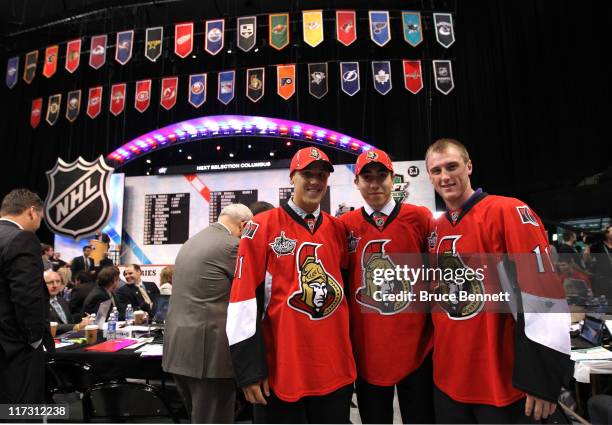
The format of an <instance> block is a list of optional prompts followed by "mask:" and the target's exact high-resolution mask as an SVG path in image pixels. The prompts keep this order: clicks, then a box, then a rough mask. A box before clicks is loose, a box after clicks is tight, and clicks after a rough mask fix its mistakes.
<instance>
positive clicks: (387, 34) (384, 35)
mask: <svg viewBox="0 0 612 425" xmlns="http://www.w3.org/2000/svg"><path fill="white" fill-rule="evenodd" d="M368 15H369V17H370V38H371V39H372V41H373V42H374V43H376V44H377V45H379V46H380V47H383V46H384V45H385V44H387V43H388V42H389V40H391V30H390V29H389V11H387V10H378V11H374V10H370V11H369V12H368Z"/></svg>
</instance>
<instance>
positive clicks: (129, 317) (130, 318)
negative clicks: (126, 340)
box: [125, 304, 134, 325]
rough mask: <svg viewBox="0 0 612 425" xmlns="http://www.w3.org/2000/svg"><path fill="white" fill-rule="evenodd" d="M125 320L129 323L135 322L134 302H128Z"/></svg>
mask: <svg viewBox="0 0 612 425" xmlns="http://www.w3.org/2000/svg"><path fill="white" fill-rule="evenodd" d="M125 321H126V322H127V324H128V325H131V324H132V323H134V309H133V308H132V304H128V305H127V307H126V309H125Z"/></svg>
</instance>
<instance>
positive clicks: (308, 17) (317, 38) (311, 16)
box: [302, 10, 323, 47]
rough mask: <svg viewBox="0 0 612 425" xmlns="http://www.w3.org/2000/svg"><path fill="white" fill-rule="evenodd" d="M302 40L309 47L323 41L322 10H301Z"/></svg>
mask: <svg viewBox="0 0 612 425" xmlns="http://www.w3.org/2000/svg"><path fill="white" fill-rule="evenodd" d="M302 27H303V30H304V42H305V43H306V44H308V45H309V46H310V47H317V46H318V45H319V44H321V42H322V41H323V11H322V10H304V11H303V12H302Z"/></svg>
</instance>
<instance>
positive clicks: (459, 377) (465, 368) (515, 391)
mask: <svg viewBox="0 0 612 425" xmlns="http://www.w3.org/2000/svg"><path fill="white" fill-rule="evenodd" d="M426 163H427V171H428V173H429V178H430V180H431V182H432V184H433V186H434V189H435V190H436V192H438V194H439V195H440V196H441V197H442V199H443V200H444V202H445V203H446V207H447V209H448V212H447V213H446V214H444V215H443V216H441V217H439V218H438V219H437V220H436V221H435V223H434V226H433V231H432V232H431V235H430V237H429V246H430V251H431V252H432V253H433V254H434V256H435V258H436V261H437V265H438V267H440V268H441V269H446V268H453V267H454V268H455V270H457V269H459V268H462V269H464V271H465V270H468V269H472V270H474V269H475V268H476V267H480V268H481V269H482V271H483V272H484V274H483V276H484V278H482V277H481V278H478V277H476V278H473V279H470V280H468V281H464V282H460V283H458V282H457V281H451V280H449V279H440V280H438V281H437V282H435V283H434V284H433V289H434V292H435V293H436V294H438V295H448V294H449V293H451V292H453V291H455V292H456V291H457V290H458V289H457V288H459V287H460V288H462V289H461V291H462V292H466V293H468V292H469V293H470V294H471V295H479V294H484V293H489V292H490V291H494V290H495V288H498V287H502V288H504V282H506V285H505V287H510V288H512V291H510V296H511V297H512V303H516V304H515V305H516V306H517V307H516V308H515V309H510V311H511V312H512V313H514V314H515V317H516V318H514V317H513V314H511V313H510V312H509V310H508V309H504V305H502V304H499V303H497V304H496V303H494V302H490V300H489V301H488V300H486V299H484V300H483V299H482V298H480V301H479V300H478V297H475V298H474V299H473V300H471V301H468V302H457V301H456V300H455V301H454V302H453V301H449V300H448V299H447V300H440V301H439V302H438V303H437V305H436V306H435V307H434V309H433V313H432V320H433V323H434V354H433V367H434V384H435V389H434V391H435V397H434V401H435V407H436V420H437V421H439V422H441V423H527V422H529V421H531V420H536V421H538V420H540V419H541V418H546V417H548V416H550V415H551V414H552V413H553V412H554V411H555V408H556V402H557V398H558V396H559V393H560V390H561V385H562V383H563V382H564V380H565V379H566V378H567V377H568V375H569V374H571V365H572V364H571V361H570V360H569V352H570V339H569V323H570V319H569V314H568V313H567V308H566V307H567V305H566V304H565V295H564V293H563V288H562V286H561V283H560V281H559V279H558V276H556V275H555V272H554V266H553V264H552V261H551V260H550V255H549V254H550V247H549V245H548V241H547V239H546V236H545V231H544V226H543V225H542V222H541V221H540V219H539V218H538V217H537V215H536V214H535V213H534V212H533V211H531V209H530V208H529V207H528V206H527V205H525V204H524V203H523V202H521V201H520V200H518V199H514V198H506V197H502V196H493V195H487V194H486V193H485V192H483V191H482V189H478V190H474V189H472V186H471V182H470V175H471V174H472V162H471V161H470V158H469V155H468V152H467V150H466V149H465V147H464V146H463V145H462V144H461V143H460V142H458V141H456V140H454V139H441V140H438V141H437V142H435V143H434V144H433V145H431V146H430V147H429V149H428V150H427V154H426ZM485 256H486V257H485ZM475 258H476V260H474V259H475ZM491 258H494V259H495V260H493V261H494V262H495V264H490V265H489V264H487V261H489V262H493V261H491V260H490V259H491ZM499 258H501V259H502V260H501V261H499V262H498V261H497V259H499ZM483 264H486V265H488V266H489V267H486V266H484V267H483ZM512 303H510V304H512ZM534 305H539V307H533V306H534ZM496 309H497V312H495V310H496ZM500 310H503V311H505V312H500Z"/></svg>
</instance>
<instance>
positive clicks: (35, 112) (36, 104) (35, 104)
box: [30, 97, 43, 128]
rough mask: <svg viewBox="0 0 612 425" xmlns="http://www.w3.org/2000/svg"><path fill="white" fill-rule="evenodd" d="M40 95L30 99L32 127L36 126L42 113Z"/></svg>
mask: <svg viewBox="0 0 612 425" xmlns="http://www.w3.org/2000/svg"><path fill="white" fill-rule="evenodd" d="M42 102H43V99H42V97H39V98H38V99H34V100H33V101H32V110H31V111H30V125H31V126H32V128H36V127H38V124H40V115H41V113H42Z"/></svg>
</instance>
